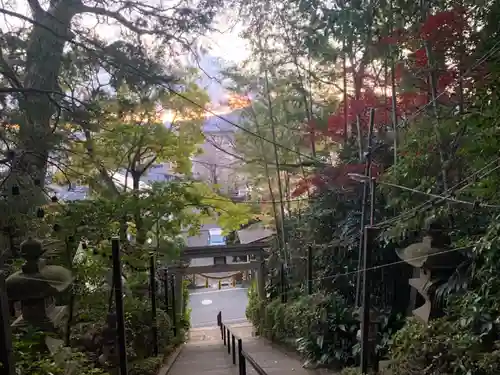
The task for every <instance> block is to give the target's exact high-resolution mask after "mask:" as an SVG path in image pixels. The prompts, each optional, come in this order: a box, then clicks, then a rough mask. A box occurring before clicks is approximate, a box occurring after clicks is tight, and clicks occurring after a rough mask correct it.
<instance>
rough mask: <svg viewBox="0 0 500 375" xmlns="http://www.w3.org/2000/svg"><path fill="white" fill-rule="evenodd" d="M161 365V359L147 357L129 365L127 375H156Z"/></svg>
mask: <svg viewBox="0 0 500 375" xmlns="http://www.w3.org/2000/svg"><path fill="white" fill-rule="evenodd" d="M162 364H163V357H161V356H159V357H149V358H146V359H141V360H139V361H136V362H133V363H131V364H130V369H129V370H128V375H156V374H157V373H158V371H159V370H160V368H161V366H162Z"/></svg>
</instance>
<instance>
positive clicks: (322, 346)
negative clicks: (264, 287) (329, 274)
mask: <svg viewBox="0 0 500 375" xmlns="http://www.w3.org/2000/svg"><path fill="white" fill-rule="evenodd" d="M247 317H248V319H249V320H250V321H251V322H252V323H253V324H254V325H255V326H256V327H257V328H258V329H259V332H261V334H262V335H264V336H266V337H268V338H269V339H271V340H273V341H277V342H280V343H284V344H286V345H289V346H293V348H294V349H296V350H297V351H299V352H300V353H301V354H302V355H303V356H304V358H305V359H306V361H307V362H310V363H318V364H322V365H333V364H335V365H339V366H340V365H345V364H350V363H352V362H353V360H354V359H353V355H352V349H353V346H354V345H355V343H356V331H357V327H358V322H357V321H356V320H355V319H354V314H353V309H352V308H350V307H348V306H347V305H346V303H345V301H344V300H343V298H342V297H340V296H339V295H337V294H334V293H333V294H329V295H323V294H315V295H311V296H302V297H300V298H297V299H296V300H293V301H289V302H288V303H287V304H282V303H281V301H280V300H279V299H275V300H273V301H271V302H270V303H268V304H267V305H265V306H264V302H262V301H260V300H259V299H258V296H257V294H256V293H255V290H254V289H251V291H250V292H249V303H248V307H247Z"/></svg>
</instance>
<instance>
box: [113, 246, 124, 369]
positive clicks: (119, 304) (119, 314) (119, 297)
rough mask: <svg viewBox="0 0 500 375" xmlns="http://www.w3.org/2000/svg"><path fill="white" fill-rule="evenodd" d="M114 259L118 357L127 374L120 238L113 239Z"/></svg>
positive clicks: (121, 367)
mask: <svg viewBox="0 0 500 375" xmlns="http://www.w3.org/2000/svg"><path fill="white" fill-rule="evenodd" d="M111 255H112V260H113V285H114V287H115V309H116V328H117V336H118V356H119V357H118V358H119V366H120V375H127V374H128V369H127V338H126V336H125V316H124V310H123V289H122V266H121V263H120V240H119V239H118V238H116V237H114V238H113V239H112V240H111Z"/></svg>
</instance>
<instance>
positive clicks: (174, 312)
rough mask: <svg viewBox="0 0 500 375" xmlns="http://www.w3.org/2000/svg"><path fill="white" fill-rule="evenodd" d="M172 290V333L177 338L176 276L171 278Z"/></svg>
mask: <svg viewBox="0 0 500 375" xmlns="http://www.w3.org/2000/svg"><path fill="white" fill-rule="evenodd" d="M170 289H172V332H173V334H174V337H177V309H176V306H175V297H176V296H175V275H173V274H172V275H171V276H170Z"/></svg>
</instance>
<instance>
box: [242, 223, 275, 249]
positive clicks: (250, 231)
mask: <svg viewBox="0 0 500 375" xmlns="http://www.w3.org/2000/svg"><path fill="white" fill-rule="evenodd" d="M236 233H237V235H238V239H239V240H240V243H241V244H249V243H253V242H257V241H262V240H264V239H266V238H269V237H271V236H274V235H275V234H276V232H275V231H274V230H271V229H269V228H266V227H265V226H264V225H263V224H262V223H255V224H252V225H250V226H248V227H247V228H245V229H241V230H239V231H237V232H236Z"/></svg>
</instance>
